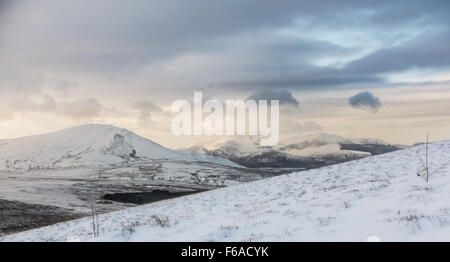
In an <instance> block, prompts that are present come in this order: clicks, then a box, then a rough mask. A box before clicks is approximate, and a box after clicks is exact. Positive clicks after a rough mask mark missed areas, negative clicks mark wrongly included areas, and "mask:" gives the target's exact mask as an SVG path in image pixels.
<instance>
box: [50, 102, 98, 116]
mask: <svg viewBox="0 0 450 262" xmlns="http://www.w3.org/2000/svg"><path fill="white" fill-rule="evenodd" d="M103 109H104V107H103V105H102V104H100V103H99V102H98V101H97V99H95V98H87V99H78V100H72V101H66V102H64V103H59V104H58V106H57V108H56V112H57V113H58V114H61V115H64V116H69V117H72V118H75V119H81V118H92V117H97V116H100V114H101V112H102V110H103Z"/></svg>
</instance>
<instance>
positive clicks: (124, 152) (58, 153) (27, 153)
mask: <svg viewBox="0 0 450 262" xmlns="http://www.w3.org/2000/svg"><path fill="white" fill-rule="evenodd" d="M142 160H185V161H205V162H213V163H217V164H223V165H231V166H238V165H236V164H235V163H233V162H231V161H229V160H225V159H221V158H217V157H211V156H207V155H203V154H199V153H187V152H178V151H173V150H170V149H168V148H165V147H163V146H161V145H159V144H156V143H154V142H153V141H151V140H148V139H146V138H143V137H141V136H138V135H136V134H134V133H133V132H130V131H128V130H126V129H122V128H118V127H114V126H111V125H99V124H89V125H82V126H76V127H72V128H68V129H64V130H61V131H57V132H52V133H47V134H43V135H35V136H27V137H20V138H15V139H4V140H0V170H1V169H20V170H33V169H48V168H58V167H77V166H109V165H114V164H118V163H123V162H133V161H142Z"/></svg>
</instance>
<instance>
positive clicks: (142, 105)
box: [134, 100, 161, 120]
mask: <svg viewBox="0 0 450 262" xmlns="http://www.w3.org/2000/svg"><path fill="white" fill-rule="evenodd" d="M134 107H135V108H137V109H139V110H140V111H141V119H142V120H146V119H148V118H149V117H150V116H151V113H152V112H161V108H160V107H159V106H157V105H155V103H153V102H152V101H150V100H141V101H138V102H136V103H134Z"/></svg>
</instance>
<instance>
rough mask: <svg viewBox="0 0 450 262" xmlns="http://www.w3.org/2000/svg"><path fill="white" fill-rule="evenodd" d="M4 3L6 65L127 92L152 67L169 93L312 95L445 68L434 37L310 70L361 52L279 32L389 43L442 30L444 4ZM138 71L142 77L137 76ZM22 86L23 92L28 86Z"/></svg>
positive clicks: (441, 37)
mask: <svg viewBox="0 0 450 262" xmlns="http://www.w3.org/2000/svg"><path fill="white" fill-rule="evenodd" d="M12 2H14V4H13V5H14V8H13V9H10V8H9V7H7V6H10V5H11V3H12ZM2 3H3V2H2ZM4 3H8V4H5V5H0V10H6V9H8V13H10V15H8V16H3V13H4V12H3V11H0V12H2V13H1V14H0V17H2V20H1V21H0V22H1V23H0V24H1V26H0V55H1V56H2V58H5V59H6V61H16V62H17V63H19V64H20V63H22V64H21V66H23V67H24V68H31V69H35V71H38V72H39V71H42V72H51V73H52V74H56V73H66V74H76V75H78V76H79V75H82V76H83V77H86V76H88V77H89V78H90V79H91V77H92V76H95V77H99V78H101V79H114V81H115V82H120V81H124V82H125V83H126V85H123V86H126V87H127V90H126V91H127V92H128V91H129V89H130V88H133V86H137V85H143V83H142V82H143V81H144V82H147V81H148V82H150V81H152V80H155V78H157V77H160V76H159V75H158V74H156V73H154V72H153V71H152V74H147V73H146V71H145V70H146V69H148V68H156V69H158V70H160V71H161V72H162V74H164V75H163V76H162V77H160V78H158V80H160V81H161V82H164V83H166V86H172V85H173V81H175V80H174V79H176V80H177V81H180V82H183V83H186V84H185V85H182V84H180V85H179V86H177V87H176V88H179V89H181V88H186V86H189V85H191V86H190V87H192V85H194V86H196V87H199V86H197V85H203V86H207V85H210V84H216V83H218V84H219V86H223V87H234V88H247V89H255V88H261V89H269V88H274V87H276V88H286V89H312V88H336V87H346V86H349V85H354V84H359V85H381V84H384V82H385V80H384V78H383V77H382V76H380V74H381V73H386V72H392V71H399V70H407V69H409V68H412V67H426V68H436V67H438V68H445V67H446V66H449V62H448V61H450V59H449V57H448V53H449V52H448V46H449V45H448V43H449V41H450V39H449V37H448V33H442V32H441V33H436V32H435V34H430V33H427V34H424V35H423V36H421V37H419V38H418V39H414V40H411V41H410V42H407V43H401V44H400V45H398V46H394V47H384V48H382V49H380V50H378V51H375V52H373V53H372V54H369V55H367V56H365V57H362V58H360V59H357V60H356V61H354V62H351V63H349V64H348V65H344V66H343V67H342V66H341V67H335V66H334V65H332V66H318V65H317V63H316V59H318V58H327V57H331V56H340V55H350V54H352V52H357V51H358V50H359V49H361V48H364V46H361V48H360V47H348V46H346V47H344V46H339V45H338V44H336V43H331V42H327V41H324V40H320V39H312V38H314V37H312V38H311V39H308V38H302V37H301V36H302V32H298V34H281V33H280V32H284V30H286V29H296V28H297V27H299V26H298V22H301V23H303V25H304V26H305V28H306V29H305V28H303V29H304V30H308V31H309V29H311V30H313V29H314V30H316V31H321V32H322V35H327V32H329V31H335V30H341V31H347V29H348V30H350V29H351V30H354V31H357V32H369V33H370V34H369V35H370V37H371V38H374V39H375V40H382V42H392V41H391V40H393V39H390V38H391V37H392V38H396V37H400V38H401V37H402V36H403V35H405V34H409V33H411V32H415V31H417V30H421V29H424V28H425V29H426V28H432V29H433V28H441V29H442V28H443V30H444V29H447V31H448V24H450V23H449V16H448V11H447V10H449V8H450V6H449V5H450V2H449V1H437V0H436V1H433V0H432V1H424V0H420V1H414V2H411V1H406V0H405V1H402V0H400V1H390V2H387V1H357V0H354V1H351V0H343V1H326V0H317V1H297V0H295V1H294V0H293V1H285V2H283V4H280V3H278V2H277V1H273V0H258V1H240V0H229V1H211V0H192V1H176V3H175V4H174V3H173V2H171V3H169V2H167V1H165V0H153V1H144V0H136V1H133V2H132V3H126V4H124V3H123V1H119V0H94V1H56V0H54V1H51V0H42V1H39V2H38V1H21V0H17V1H6V2H4ZM3 6H5V8H4V7H3ZM43 18H45V19H43ZM387 26H389V29H392V28H396V29H398V30H399V33H398V34H396V35H394V36H385V34H384V32H385V31H386V27H387ZM405 28H406V29H405ZM425 29H424V30H425ZM408 30H410V31H411V32H408ZM294 31H295V30H294ZM387 31H390V30H387ZM425 31H427V30H425ZM432 31H433V30H432ZM444 31H445V30H444ZM256 35H260V36H259V38H255V36H256ZM384 38H388V39H384ZM427 39H428V40H427ZM429 43H432V44H431V45H430V44H429ZM243 47H246V48H243ZM230 50H231V51H230ZM438 51H439V52H438ZM224 52H226V54H227V55H228V54H230V55H229V57H219V58H218V59H219V60H220V61H217V60H214V59H212V60H210V61H209V60H208V62H209V63H210V64H211V65H217V66H212V67H213V68H214V70H215V71H213V69H209V68H207V67H206V68H205V70H201V71H200V70H199V71H195V72H191V71H188V73H186V72H182V73H180V74H179V75H178V74H176V73H174V72H173V71H171V70H170V68H169V69H167V68H166V67H165V66H166V65H167V64H166V63H168V61H172V60H174V59H175V60H176V59H177V58H180V57H184V56H189V55H198V54H200V55H201V54H211V53H216V54H221V53H224ZM438 53H440V54H441V55H439V54H438ZM242 57H244V59H239V58H242ZM233 58H234V60H233ZM229 61H231V62H229ZM194 62H195V61H194ZM227 62H229V63H230V64H227ZM221 63H223V64H224V65H223V64H222V65H221ZM194 64H195V63H194ZM19 66H20V65H19ZM185 68H189V66H185ZM177 69H178V68H177ZM175 71H177V70H175ZM158 72H159V71H158ZM140 73H142V74H143V75H144V76H143V77H142V78H137V77H136V75H139V74H140ZM56 75H59V74H56ZM110 76H114V77H113V78H110ZM117 76H118V77H117ZM139 76H140V75H139ZM180 76H181V77H180ZM1 77H2V78H3V76H1ZM19 77H20V75H17V78H19ZM124 78H125V80H124ZM74 81H77V82H78V80H77V79H74ZM133 81H134V82H133ZM193 81H197V82H193ZM130 82H131V83H130ZM154 82H156V81H152V83H154ZM158 84H159V83H157V84H155V85H158ZM19 87H20V85H19V86H18V87H13V86H12V85H8V88H19ZM22 87H24V88H25V87H26V88H33V86H32V85H28V84H24V85H22ZM200 87H201V86H200ZM36 88H38V87H36ZM364 88H365V86H364ZM120 91H124V90H120ZM223 92H225V91H223ZM117 93H120V92H117Z"/></svg>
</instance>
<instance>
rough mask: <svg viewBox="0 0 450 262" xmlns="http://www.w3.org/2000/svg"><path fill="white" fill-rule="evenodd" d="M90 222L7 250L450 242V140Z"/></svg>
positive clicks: (38, 234)
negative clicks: (37, 245) (74, 244)
mask: <svg viewBox="0 0 450 262" xmlns="http://www.w3.org/2000/svg"><path fill="white" fill-rule="evenodd" d="M424 147H425V146H424V145H419V146H415V147H412V148H409V149H405V150H400V151H396V152H392V153H387V154H383V155H378V156H371V157H367V158H364V159H360V160H355V161H350V162H346V163H342V164H337V165H333V166H328V167H323V168H319V169H313V170H308V171H303V172H297V173H292V174H289V175H282V176H278V177H273V178H268V179H264V180H260V181H256V182H251V183H246V184H240V185H236V186H230V187H227V188H223V189H218V190H213V191H209V192H205V193H199V194H195V195H191V196H186V197H181V198H177V199H172V200H166V201H161V202H156V203H153V204H148V205H144V206H139V207H135V208H130V209H126V210H123V211H118V212H112V213H108V214H104V215H102V216H100V217H99V223H100V237H98V238H94V237H93V236H92V233H91V224H90V223H91V219H90V218H85V219H80V220H75V221H71V222H68V223H61V224H56V225H53V226H49V227H45V228H40V229H36V230H32V231H28V232H22V233H19V234H14V235H9V236H6V237H4V238H3V239H1V240H3V241H66V240H78V239H79V240H82V241H303V240H308V241H366V240H367V239H368V238H370V239H380V240H381V241H400V240H402V241H438V240H440V241H442V240H445V241H450V201H449V200H450V195H449V194H450V157H449V156H450V141H443V142H436V143H433V144H431V145H430V166H431V169H430V172H431V178H430V181H429V183H426V182H425V180H424V179H423V178H422V177H419V176H417V171H418V170H419V169H421V168H422V163H421V160H420V158H419V157H418V155H417V151H418V152H419V153H420V154H423V153H424Z"/></svg>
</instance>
